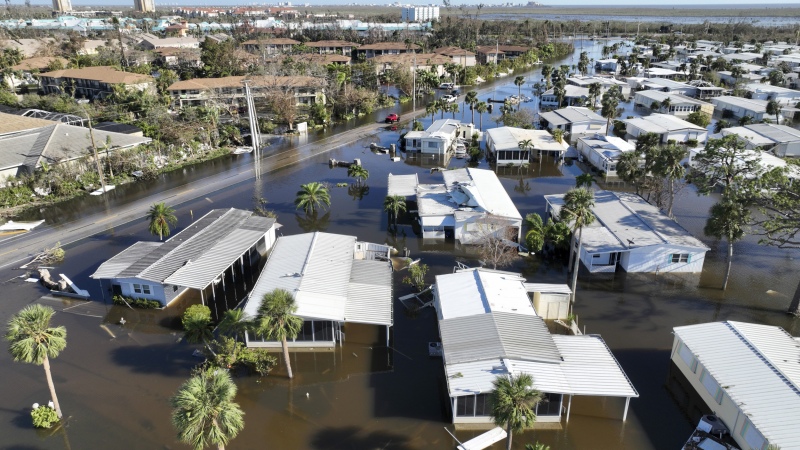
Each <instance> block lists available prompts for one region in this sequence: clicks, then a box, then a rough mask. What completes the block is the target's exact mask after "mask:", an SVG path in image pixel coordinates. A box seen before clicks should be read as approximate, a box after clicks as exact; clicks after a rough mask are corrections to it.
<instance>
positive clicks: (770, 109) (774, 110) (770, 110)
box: [767, 99, 783, 124]
mask: <svg viewBox="0 0 800 450" xmlns="http://www.w3.org/2000/svg"><path fill="white" fill-rule="evenodd" d="M781 109H783V108H781V104H780V103H778V102H776V101H775V100H774V99H772V100H770V101H768V102H767V114H774V115H775V124H779V123H780V119H779V116H780V114H781Z"/></svg>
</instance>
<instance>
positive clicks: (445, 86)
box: [439, 83, 456, 89]
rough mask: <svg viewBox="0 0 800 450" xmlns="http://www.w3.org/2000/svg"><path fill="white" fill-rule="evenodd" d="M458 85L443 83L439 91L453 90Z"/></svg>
mask: <svg viewBox="0 0 800 450" xmlns="http://www.w3.org/2000/svg"><path fill="white" fill-rule="evenodd" d="M455 87H456V85H455V84H453V83H442V84H440V85H439V89H453V88H455Z"/></svg>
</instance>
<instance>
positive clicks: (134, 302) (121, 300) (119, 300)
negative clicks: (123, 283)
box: [111, 295, 161, 309]
mask: <svg viewBox="0 0 800 450" xmlns="http://www.w3.org/2000/svg"><path fill="white" fill-rule="evenodd" d="M111 300H112V301H113V302H114V304H115V305H120V306H127V305H131V306H132V307H134V308H139V309H160V308H161V303H160V302H159V301H158V300H148V299H146V298H131V297H125V296H123V295H115V296H113V297H112V298H111ZM126 302H127V303H126Z"/></svg>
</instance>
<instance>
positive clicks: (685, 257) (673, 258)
mask: <svg viewBox="0 0 800 450" xmlns="http://www.w3.org/2000/svg"><path fill="white" fill-rule="evenodd" d="M669 262H670V263H672V264H676V263H688V262H689V254H688V253H673V254H671V255H669Z"/></svg>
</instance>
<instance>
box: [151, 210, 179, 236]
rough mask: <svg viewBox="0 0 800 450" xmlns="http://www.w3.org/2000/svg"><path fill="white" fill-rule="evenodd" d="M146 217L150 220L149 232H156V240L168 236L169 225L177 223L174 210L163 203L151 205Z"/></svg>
mask: <svg viewBox="0 0 800 450" xmlns="http://www.w3.org/2000/svg"><path fill="white" fill-rule="evenodd" d="M147 219H149V220H150V233H151V234H157V235H158V240H163V239H164V237H165V236H166V237H169V232H170V226H175V225H177V224H178V218H177V217H175V210H174V209H172V208H171V207H169V206H167V205H166V204H165V203H156V204H154V205H153V206H151V207H150V211H148V213H147Z"/></svg>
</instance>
